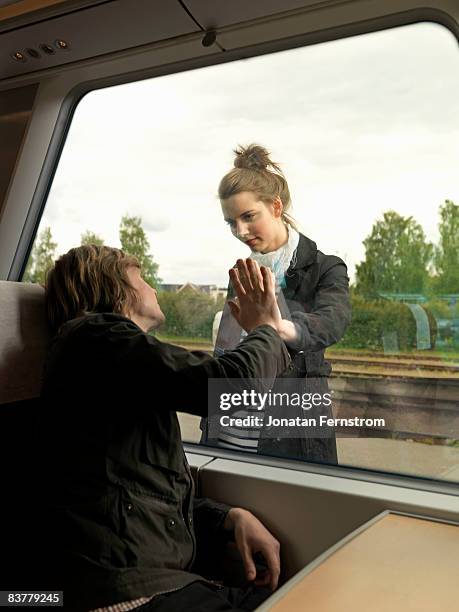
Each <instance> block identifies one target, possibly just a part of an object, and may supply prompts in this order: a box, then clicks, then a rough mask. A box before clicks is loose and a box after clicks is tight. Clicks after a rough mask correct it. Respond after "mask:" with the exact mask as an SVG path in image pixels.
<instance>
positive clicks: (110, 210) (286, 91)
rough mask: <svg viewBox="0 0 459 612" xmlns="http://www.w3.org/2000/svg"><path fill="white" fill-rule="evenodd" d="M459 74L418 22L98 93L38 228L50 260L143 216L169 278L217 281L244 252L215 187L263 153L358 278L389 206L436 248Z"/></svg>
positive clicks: (330, 249) (77, 127)
mask: <svg viewBox="0 0 459 612" xmlns="http://www.w3.org/2000/svg"><path fill="white" fill-rule="evenodd" d="M458 67H459V66H458V45H457V41H456V40H455V38H454V37H453V36H452V34H450V33H449V32H448V31H447V30H446V29H444V28H442V27H441V26H439V25H435V24H419V25H412V26H405V27H403V28H398V29H393V30H389V31H386V32H378V33H372V34H368V35H364V36H359V37H354V38H351V39H346V40H339V41H335V42H331V43H324V44H321V45H315V46H311V47H305V48H303V49H297V50H293V51H285V52H282V53H276V54H272V55H266V56H263V57H259V58H253V59H249V60H241V61H237V62H232V63H229V64H225V65H220V66H213V67H209V68H202V69H199V70H193V71H190V72H185V73H181V74H177V75H170V76H165V77H160V78H156V79H150V80H148V81H142V82H138V83H130V84H127V85H122V86H117V87H111V88H108V89H104V90H100V91H95V92H91V93H89V94H88V95H87V96H85V98H83V100H82V101H81V102H80V104H79V106H78V108H77V110H76V113H75V117H74V120H73V123H72V126H71V129H70V133H69V136H68V139H67V142H66V145H65V148H64V152H63V154H62V157H61V160H60V163H59V167H58V170H57V173H56V177H55V180H54V183H53V186H52V189H51V193H50V196H49V199H48V203H47V206H46V209H45V213H44V216H43V219H42V222H41V226H40V230H41V229H43V227H45V226H47V225H50V226H51V228H52V233H53V236H54V238H55V240H56V241H57V242H58V252H59V253H63V252H65V251H67V250H68V249H69V248H71V247H72V246H75V245H77V244H79V243H80V236H81V234H82V232H83V231H85V230H91V231H94V232H96V233H97V234H99V235H100V236H101V237H103V238H104V240H105V242H106V244H109V245H112V246H119V238H118V228H119V222H120V219H121V217H122V216H123V215H124V214H131V215H138V216H140V217H141V218H142V220H143V225H144V228H145V230H146V231H147V234H148V238H149V240H150V245H151V253H152V254H153V256H154V259H155V261H157V262H158V263H159V274H160V276H161V277H162V279H163V281H164V282H167V283H182V282H186V281H191V282H195V283H218V284H220V285H226V282H227V270H228V267H230V266H231V265H233V263H234V261H235V260H236V258H237V257H239V256H247V255H248V254H249V249H248V248H247V247H245V246H244V245H242V244H241V243H240V242H238V241H237V240H236V239H235V238H233V237H232V235H231V233H230V231H229V229H228V228H227V226H226V224H225V223H224V221H223V218H222V215H221V210H220V205H219V202H218V199H217V196H216V194H217V187H218V183H219V181H220V179H221V177H222V176H223V175H224V174H225V173H226V172H227V171H228V170H230V169H231V167H232V163H233V155H232V149H233V148H234V147H235V146H236V145H237V144H248V143H251V142H257V143H260V144H262V145H264V146H265V147H267V148H268V150H270V151H271V152H272V158H273V159H274V160H275V161H277V162H279V163H280V164H281V166H282V168H283V170H284V173H285V175H286V178H287V180H288V182H289V186H290V191H291V195H292V201H293V214H294V216H295V218H296V219H297V220H298V222H299V224H300V227H301V229H302V231H303V232H304V233H305V234H306V235H307V236H309V237H310V238H312V239H313V240H315V241H316V242H317V245H318V248H319V249H320V250H322V251H323V252H325V253H331V254H337V255H339V256H341V257H342V258H343V259H344V260H345V261H346V263H347V264H348V266H349V272H350V275H351V277H353V275H354V269H355V264H356V263H358V262H359V261H361V260H362V258H363V256H364V249H363V245H362V240H363V239H364V238H365V237H366V236H367V235H368V234H369V232H370V231H371V227H372V225H373V223H374V222H375V220H376V219H377V218H380V217H381V215H382V213H383V212H384V211H386V210H389V209H393V210H396V211H397V212H399V213H400V214H402V215H412V216H414V217H415V218H416V219H417V220H418V221H419V222H420V223H421V224H422V226H423V227H424V230H425V232H426V234H427V237H428V238H429V239H430V240H436V238H437V234H438V232H437V225H438V207H439V205H440V204H441V203H442V202H443V201H444V200H445V199H452V200H454V201H455V202H456V203H459V172H458V160H459V121H458V100H459V79H458V75H459V70H458Z"/></svg>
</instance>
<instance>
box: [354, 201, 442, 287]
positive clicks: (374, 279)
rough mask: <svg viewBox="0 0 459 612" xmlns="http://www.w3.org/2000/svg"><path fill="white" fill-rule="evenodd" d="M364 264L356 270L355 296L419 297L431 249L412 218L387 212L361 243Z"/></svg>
mask: <svg viewBox="0 0 459 612" xmlns="http://www.w3.org/2000/svg"><path fill="white" fill-rule="evenodd" d="M363 244H364V246H365V260H364V261H363V262H362V263H360V264H358V265H357V266H356V292H357V293H358V294H360V295H367V296H373V297H375V296H378V295H379V294H380V293H384V292H388V293H422V292H423V291H424V290H425V289H426V288H427V284H428V278H429V272H428V267H429V264H430V262H431V259H432V252H433V247H432V245H431V244H430V243H428V242H426V237H425V234H424V231H423V229H422V227H421V225H419V223H417V222H416V221H415V220H414V219H413V217H402V216H401V215H399V214H398V213H396V212H395V211H393V210H391V211H388V212H385V213H384V214H383V218H382V220H378V221H376V223H375V224H374V225H373V228H372V231H371V234H370V235H369V236H367V238H365V240H364V241H363Z"/></svg>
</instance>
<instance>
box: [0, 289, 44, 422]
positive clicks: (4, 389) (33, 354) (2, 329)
mask: <svg viewBox="0 0 459 612" xmlns="http://www.w3.org/2000/svg"><path fill="white" fill-rule="evenodd" d="M44 293H45V292H44V289H43V287H41V286H40V285H35V284H31V283H16V282H12V281H0V405H4V404H8V405H10V404H14V403H16V402H23V401H27V400H33V399H35V398H37V397H38V396H39V395H40V386H41V378H42V369H43V363H44V359H45V355H46V350H47V346H48V342H49V331H48V327H47V323H46V316H45V306H44ZM2 412H3V413H5V408H4V409H3V410H2Z"/></svg>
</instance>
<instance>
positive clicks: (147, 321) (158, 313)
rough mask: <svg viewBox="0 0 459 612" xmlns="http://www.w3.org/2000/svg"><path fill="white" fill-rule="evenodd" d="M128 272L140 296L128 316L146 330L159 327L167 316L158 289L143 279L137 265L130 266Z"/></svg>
mask: <svg viewBox="0 0 459 612" xmlns="http://www.w3.org/2000/svg"><path fill="white" fill-rule="evenodd" d="M126 274H127V277H128V279H129V283H130V285H131V286H132V287H133V288H134V289H135V290H136V292H137V295H138V297H139V299H138V301H137V302H136V303H135V304H134V305H133V306H132V307H131V310H130V311H129V314H128V315H127V316H128V317H129V318H130V319H132V320H133V321H134V323H136V324H137V325H138V326H139V327H140V329H142V330H143V331H145V332H147V331H148V330H150V329H155V328H156V327H159V326H160V325H161V323H164V321H165V316H164V314H163V313H162V310H161V308H160V306H159V304H158V298H157V296H156V289H153V287H150V285H149V284H148V283H147V282H145V281H144V280H143V278H142V276H141V273H140V270H139V268H137V267H136V266H128V268H127V270H126Z"/></svg>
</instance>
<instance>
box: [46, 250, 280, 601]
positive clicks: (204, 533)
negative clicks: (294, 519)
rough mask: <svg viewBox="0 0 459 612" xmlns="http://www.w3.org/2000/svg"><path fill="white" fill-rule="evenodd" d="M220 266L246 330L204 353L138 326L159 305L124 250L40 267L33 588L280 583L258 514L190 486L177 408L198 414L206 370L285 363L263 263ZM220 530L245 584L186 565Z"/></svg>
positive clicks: (238, 592)
mask: <svg viewBox="0 0 459 612" xmlns="http://www.w3.org/2000/svg"><path fill="white" fill-rule="evenodd" d="M230 277H231V280H232V282H233V285H234V287H235V290H236V294H237V298H236V300H234V301H233V302H232V304H231V309H232V312H233V315H234V316H235V317H236V319H237V320H238V322H239V323H240V325H241V326H242V327H243V328H244V329H246V330H247V331H248V332H249V333H248V336H247V338H246V340H245V341H244V342H243V343H242V344H241V345H240V347H238V348H237V349H236V350H234V351H229V352H227V353H225V355H223V356H222V357H220V358H214V357H211V356H209V355H207V354H206V353H204V352H200V351H191V352H190V351H186V350H185V349H182V348H180V347H177V346H173V345H170V344H165V343H162V342H160V341H159V340H157V339H156V338H154V337H153V336H151V335H149V334H148V333H147V332H148V331H150V330H152V329H155V328H156V327H158V325H160V324H161V323H162V322H163V321H164V315H163V313H162V312H161V308H160V306H159V304H158V301H157V296H156V291H155V290H154V289H152V288H151V287H150V286H149V285H148V284H147V283H145V281H144V280H143V279H142V277H141V271H140V267H139V264H138V262H137V260H136V259H135V258H133V257H130V256H128V255H126V254H124V253H123V252H122V251H120V250H118V249H114V248H110V247H106V246H102V247H101V246H81V247H78V248H75V249H71V250H70V251H69V252H68V253H67V254H65V255H63V256H62V257H61V258H60V259H59V260H58V261H57V262H56V264H55V266H54V268H53V269H52V270H51V272H50V273H49V275H48V279H47V286H46V309H47V316H48V320H49V323H50V325H51V327H52V329H53V330H54V332H55V333H56V336H55V338H54V341H53V344H52V346H51V349H50V353H49V358H48V360H47V364H46V369H45V376H44V382H43V390H42V399H43V409H42V412H41V414H40V415H39V417H38V421H39V423H38V436H37V440H38V441H39V449H38V450H37V453H36V455H37V466H39V474H40V482H39V488H40V490H41V491H42V492H43V491H45V492H46V493H45V495H43V494H42V495H41V496H39V497H38V498H39V499H41V500H44V501H43V502H42V508H41V509H42V512H41V517H42V519H41V525H40V532H41V535H42V545H41V547H39V550H40V555H41V554H42V551H45V550H46V554H45V553H44V552H43V558H41V560H40V565H41V569H42V576H46V582H43V583H42V584H43V585H44V586H42V587H41V588H48V586H49V587H50V588H55V589H62V588H63V589H64V602H65V603H64V605H65V607H66V609H69V610H89V609H92V610H94V609H103V610H129V609H134V608H136V607H139V606H142V608H143V609H145V610H151V611H169V610H171V611H172V610H173V611H174V612H178V611H180V610H187V612H188V611H189V612H191V611H192V610H196V611H197V610H199V611H205V610H209V611H212V610H236V609H241V610H242V609H244V610H251V609H253V608H255V607H256V606H257V605H258V604H259V603H260V602H261V601H262V600H263V599H264V598H266V596H267V594H269V590H268V589H267V588H262V587H269V588H270V589H271V590H272V589H274V588H275V587H276V586H277V581H278V577H279V571H280V564H279V543H278V542H277V541H276V540H275V538H273V536H272V535H271V534H270V533H269V532H268V531H267V530H266V529H265V527H264V526H263V525H262V524H261V523H260V521H258V519H256V518H255V517H254V516H253V515H252V514H251V513H250V512H248V511H246V510H244V509H241V508H229V507H228V506H226V505H224V504H220V503H217V502H213V501H211V500H208V499H199V500H196V499H194V495H193V481H192V478H191V474H190V469H189V466H188V464H187V461H186V458H185V455H184V452H183V447H182V442H181V438H180V428H179V424H178V420H177V416H176V411H181V412H189V413H191V414H196V415H199V416H206V413H207V384H208V379H209V378H220V377H224V378H240V377H244V378H274V377H275V376H276V375H277V373H278V372H280V371H283V370H285V368H286V367H287V366H288V365H289V363H290V357H289V354H288V352H287V350H286V347H285V346H284V344H283V342H282V340H281V339H280V337H279V335H278V333H277V331H276V329H277V327H278V325H279V323H280V321H281V317H280V313H279V309H278V307H277V302H276V297H275V293H274V283H273V279H272V277H271V274H270V272H269V270H267V269H266V268H261V270H260V268H258V265H257V264H256V263H255V262H253V261H251V260H247V261H242V260H240V261H239V262H238V265H237V270H236V269H233V270H230ZM231 532H233V536H234V539H235V541H236V544H237V546H238V548H239V551H240V553H241V555H242V559H243V562H244V567H245V570H246V575H247V579H248V580H249V581H255V582H254V584H255V585H256V587H253V586H252V587H251V588H250V589H248V590H243V589H228V588H225V587H221V586H219V585H217V584H215V583H212V582H209V581H206V580H205V579H204V578H203V577H202V576H200V575H199V574H197V573H193V564H194V560H195V557H196V550H197V551H198V553H199V555H200V556H201V557H202V556H206V554H207V553H208V554H210V552H211V551H210V548H211V545H214V544H215V543H217V542H219V541H220V540H221V541H223V540H224V536H225V534H228V533H229V534H231ZM196 536H197V537H196ZM257 553H261V554H262V555H263V557H264V559H265V562H266V565H267V571H266V572H265V574H264V575H262V576H260V575H259V576H257V575H256V567H255V563H254V555H256V554H257ZM37 569H38V568H37ZM113 606H114V607H113Z"/></svg>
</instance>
